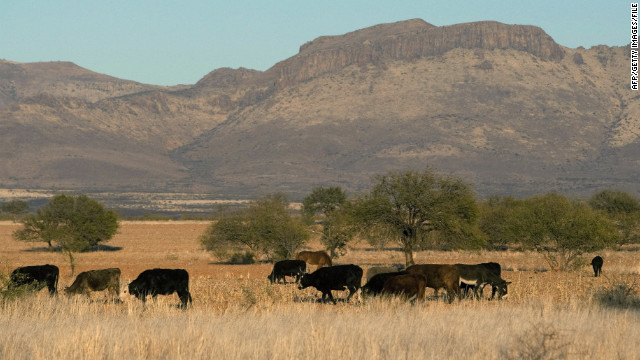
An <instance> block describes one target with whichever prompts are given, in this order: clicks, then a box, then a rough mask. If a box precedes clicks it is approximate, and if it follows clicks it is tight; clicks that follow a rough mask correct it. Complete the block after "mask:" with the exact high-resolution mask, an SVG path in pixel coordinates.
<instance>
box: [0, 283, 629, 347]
mask: <svg viewBox="0 0 640 360" xmlns="http://www.w3.org/2000/svg"><path fill="white" fill-rule="evenodd" d="M611 289H612V290H614V291H615V287H612V288H611ZM192 293H193V294H194V304H193V306H192V307H191V308H190V309H188V310H186V311H182V310H180V309H178V307H177V304H178V299H177V297H176V296H175V295H172V296H165V297H162V296H160V297H159V298H158V300H157V301H156V302H153V301H149V302H148V303H147V306H143V305H142V303H141V302H140V301H138V300H137V299H134V298H129V297H126V296H124V297H123V302H122V303H112V302H105V301H103V300H106V299H105V298H104V297H103V296H101V295H100V294H95V295H96V296H93V297H92V298H91V299H87V298H85V297H81V296H76V297H71V298H67V297H66V296H62V295H61V296H58V297H49V296H48V295H47V294H46V293H45V291H42V292H40V293H38V294H36V295H31V296H26V297H23V298H17V299H13V300H5V301H3V302H2V303H1V304H0V357H1V358H3V359H36V360H37V359H124V358H126V359H213V358H216V359H294V358H296V359H297V358H311V359H316V358H324V359H339V358H340V359H342V358H351V359H397V358H406V359H423V358H427V359H430V358H480V359H525V358H535V359H560V358H563V359H564V358H575V359H580V358H585V357H589V358H592V359H612V358H617V359H637V339H638V338H639V337H640V325H639V324H640V311H639V310H638V309H639V308H638V307H636V306H634V305H633V303H632V302H631V303H629V304H618V303H611V304H609V303H608V302H607V300H604V302H603V301H602V300H598V298H597V297H596V295H597V294H600V293H599V292H594V293H592V294H588V295H587V294H584V295H577V294H573V295H571V294H568V295H567V298H566V299H558V298H556V297H552V296H548V294H542V295H538V296H534V297H531V298H529V299H526V298H524V297H520V298H519V297H518V296H515V297H514V298H515V300H514V299H511V300H508V301H500V302H499V301H472V300H463V301H456V302H454V303H453V304H451V305H450V304H447V303H445V302H443V301H440V300H433V299H431V300H427V301H425V302H419V303H416V304H413V305H411V304H410V303H407V302H406V301H403V300H400V299H385V298H373V299H371V298H370V299H363V300H361V301H353V300H352V302H350V303H344V302H342V303H338V305H328V304H319V303H316V302H315V299H316V298H317V294H316V293H315V292H314V291H313V290H304V291H300V290H297V288H296V287H295V285H271V284H268V282H267V281H266V279H265V280H264V281H263V280H260V279H228V280H215V281H214V280H211V279H206V278H198V279H194V280H193V281H192ZM336 295H339V296H344V294H343V293H340V292H337V294H336ZM514 295H517V294H514ZM632 296H633V297H634V298H635V299H637V294H636V293H634V294H632ZM518 299H519V300H518ZM609 305H611V306H609Z"/></svg>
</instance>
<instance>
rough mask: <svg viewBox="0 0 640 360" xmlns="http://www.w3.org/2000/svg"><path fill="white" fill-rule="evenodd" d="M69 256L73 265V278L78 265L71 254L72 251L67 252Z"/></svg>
mask: <svg viewBox="0 0 640 360" xmlns="http://www.w3.org/2000/svg"><path fill="white" fill-rule="evenodd" d="M67 254H68V255H69V263H70V264H71V277H73V275H74V274H75V272H76V264H75V262H74V259H73V253H71V251H67Z"/></svg>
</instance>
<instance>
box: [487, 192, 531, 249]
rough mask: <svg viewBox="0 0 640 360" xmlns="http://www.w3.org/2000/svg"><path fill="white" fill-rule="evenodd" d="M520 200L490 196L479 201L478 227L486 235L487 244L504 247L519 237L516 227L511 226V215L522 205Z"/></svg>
mask: <svg viewBox="0 0 640 360" xmlns="http://www.w3.org/2000/svg"><path fill="white" fill-rule="evenodd" d="M522 203H523V202H522V201H521V200H516V199H514V198H512V197H498V196H492V197H490V198H489V199H487V200H486V201H483V202H482V203H480V206H479V209H480V216H479V218H478V227H479V229H480V231H482V232H483V233H484V234H486V235H487V238H488V239H489V240H488V244H487V245H488V246H490V247H492V248H494V249H495V248H504V247H505V246H507V245H508V244H510V243H513V242H515V241H516V239H518V238H519V233H518V231H519V230H518V229H517V228H516V227H515V226H513V225H514V224H513V217H514V216H515V215H516V214H517V213H518V211H519V209H520V207H522Z"/></svg>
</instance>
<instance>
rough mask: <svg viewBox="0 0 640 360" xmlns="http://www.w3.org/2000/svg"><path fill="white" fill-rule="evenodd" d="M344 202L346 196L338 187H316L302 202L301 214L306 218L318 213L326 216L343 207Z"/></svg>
mask: <svg viewBox="0 0 640 360" xmlns="http://www.w3.org/2000/svg"><path fill="white" fill-rule="evenodd" d="M346 202H347V195H346V194H345V192H344V191H343V190H342V188H340V187H339V186H333V187H328V188H325V187H317V188H314V189H313V190H312V191H311V194H309V195H308V196H307V197H305V198H304V200H303V201H302V213H303V214H304V215H305V216H307V217H313V216H314V215H316V214H318V213H320V214H323V215H328V214H329V213H331V212H332V211H333V210H336V209H339V208H340V207H342V206H344V204H345V203H346Z"/></svg>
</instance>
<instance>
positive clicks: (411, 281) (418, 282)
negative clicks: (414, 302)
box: [382, 274, 427, 299]
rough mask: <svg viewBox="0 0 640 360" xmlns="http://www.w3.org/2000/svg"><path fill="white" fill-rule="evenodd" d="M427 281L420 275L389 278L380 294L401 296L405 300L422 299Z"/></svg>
mask: <svg viewBox="0 0 640 360" xmlns="http://www.w3.org/2000/svg"><path fill="white" fill-rule="evenodd" d="M426 284H427V279H425V277H424V276H422V275H420V274H403V275H396V276H392V277H391V278H389V279H388V280H387V281H386V282H385V283H384V287H383V288H382V294H389V295H401V296H405V297H406V298H412V297H414V296H415V297H416V299H424V290H425V287H426Z"/></svg>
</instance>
